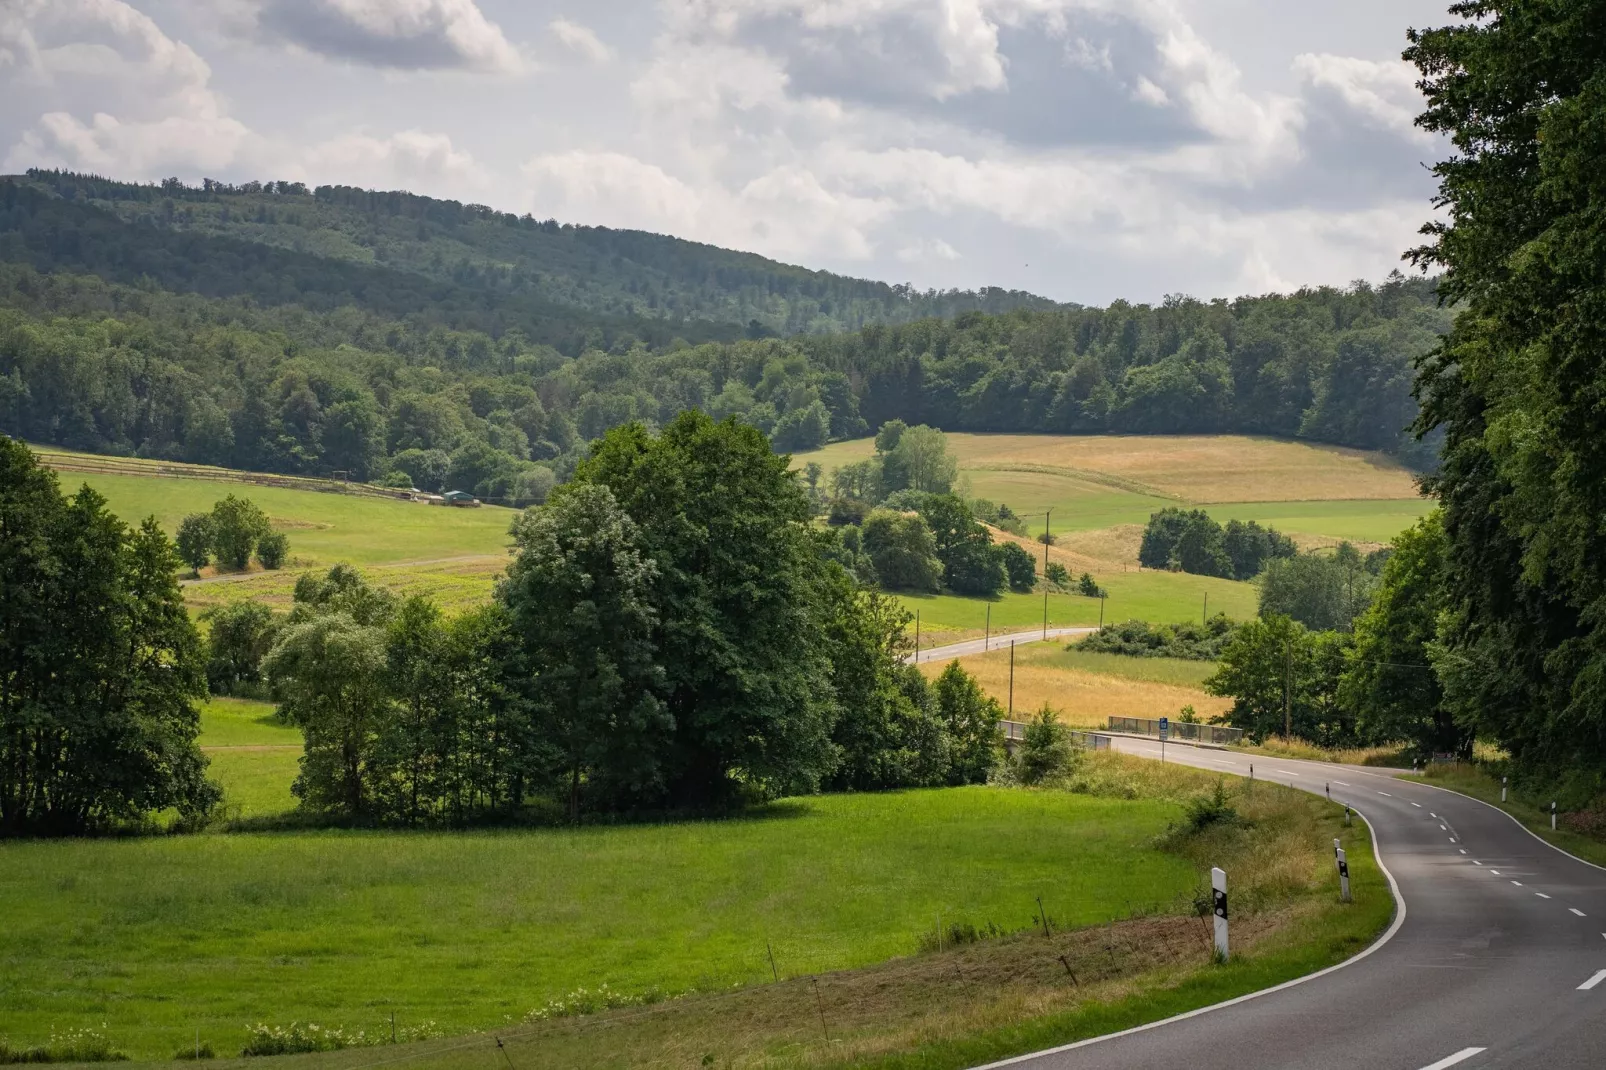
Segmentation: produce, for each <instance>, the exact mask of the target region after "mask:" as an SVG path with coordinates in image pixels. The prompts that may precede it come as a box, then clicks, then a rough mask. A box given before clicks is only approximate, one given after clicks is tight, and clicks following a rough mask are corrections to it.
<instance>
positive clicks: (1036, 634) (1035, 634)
mask: <svg viewBox="0 0 1606 1070" xmlns="http://www.w3.org/2000/svg"><path fill="white" fill-rule="evenodd" d="M1096 631H1098V629H1097V628H1050V629H1048V632H1047V638H1049V639H1061V638H1064V637H1065V636H1067V635H1091V634H1092V633H1093V632H1096ZM1043 638H1044V632H1043V629H1041V628H1033V629H1031V630H1029V631H1024V632H1011V633H1009V634H1008V635H993V636H985V637H983V638H981V639H971V640H969V641H968V642H964V643H949V644H948V645H947V646H934V647H932V648H931V649H930V650H922V651H920V652H919V656H918V657H915V658H914V660H915V661H916V662H926V661H948V660H950V659H952V658H959V657H964V656H965V655H967V654H985V653H986V652H987V651H989V650H1008V649H1009V645H1010V644H1011V643H1015V644H1017V645H1024V644H1026V643H1038V642H1042V641H1043ZM911 656H912V655H911Z"/></svg>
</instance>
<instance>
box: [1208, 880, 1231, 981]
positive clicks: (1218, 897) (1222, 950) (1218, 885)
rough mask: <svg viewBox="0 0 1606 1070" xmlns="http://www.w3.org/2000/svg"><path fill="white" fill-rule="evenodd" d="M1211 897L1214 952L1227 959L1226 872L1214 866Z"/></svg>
mask: <svg viewBox="0 0 1606 1070" xmlns="http://www.w3.org/2000/svg"><path fill="white" fill-rule="evenodd" d="M1210 891H1211V899H1212V900H1213V901H1214V903H1215V914H1216V954H1217V955H1219V956H1220V957H1221V961H1222V962H1226V961H1227V874H1226V872H1225V871H1223V870H1222V869H1221V867H1219V866H1216V867H1214V868H1212V869H1211V870H1210Z"/></svg>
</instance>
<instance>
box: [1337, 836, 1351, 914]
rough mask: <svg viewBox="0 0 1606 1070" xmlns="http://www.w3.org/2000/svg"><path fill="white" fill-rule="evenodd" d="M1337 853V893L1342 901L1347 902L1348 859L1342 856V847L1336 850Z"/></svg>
mask: <svg viewBox="0 0 1606 1070" xmlns="http://www.w3.org/2000/svg"><path fill="white" fill-rule="evenodd" d="M1336 853H1337V855H1338V895H1339V898H1340V899H1342V900H1344V902H1346V903H1348V902H1349V861H1348V860H1347V859H1346V858H1345V857H1344V848H1342V847H1340V848H1338V850H1337V852H1336Z"/></svg>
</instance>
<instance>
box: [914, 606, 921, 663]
mask: <svg viewBox="0 0 1606 1070" xmlns="http://www.w3.org/2000/svg"><path fill="white" fill-rule="evenodd" d="M915 664H916V665H919V664H920V611H919V610H918V609H917V610H915Z"/></svg>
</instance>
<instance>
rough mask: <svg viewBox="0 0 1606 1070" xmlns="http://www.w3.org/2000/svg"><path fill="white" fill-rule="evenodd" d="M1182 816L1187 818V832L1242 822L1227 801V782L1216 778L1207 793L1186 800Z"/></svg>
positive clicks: (1229, 825) (1230, 825)
mask: <svg viewBox="0 0 1606 1070" xmlns="http://www.w3.org/2000/svg"><path fill="white" fill-rule="evenodd" d="M1183 816H1184V817H1185V818H1186V820H1187V826H1186V827H1187V829H1188V831H1189V832H1203V831H1205V830H1206V829H1209V828H1214V827H1217V826H1224V827H1232V826H1235V825H1241V824H1243V818H1241V817H1239V816H1238V811H1237V810H1235V809H1234V808H1233V807H1232V805H1231V804H1230V803H1228V802H1227V782H1226V781H1225V780H1217V781H1216V786H1215V789H1214V790H1212V791H1211V793H1210V794H1209V795H1200V796H1198V797H1196V798H1193V799H1190V800H1188V802H1187V803H1186V804H1184V806H1183Z"/></svg>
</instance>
